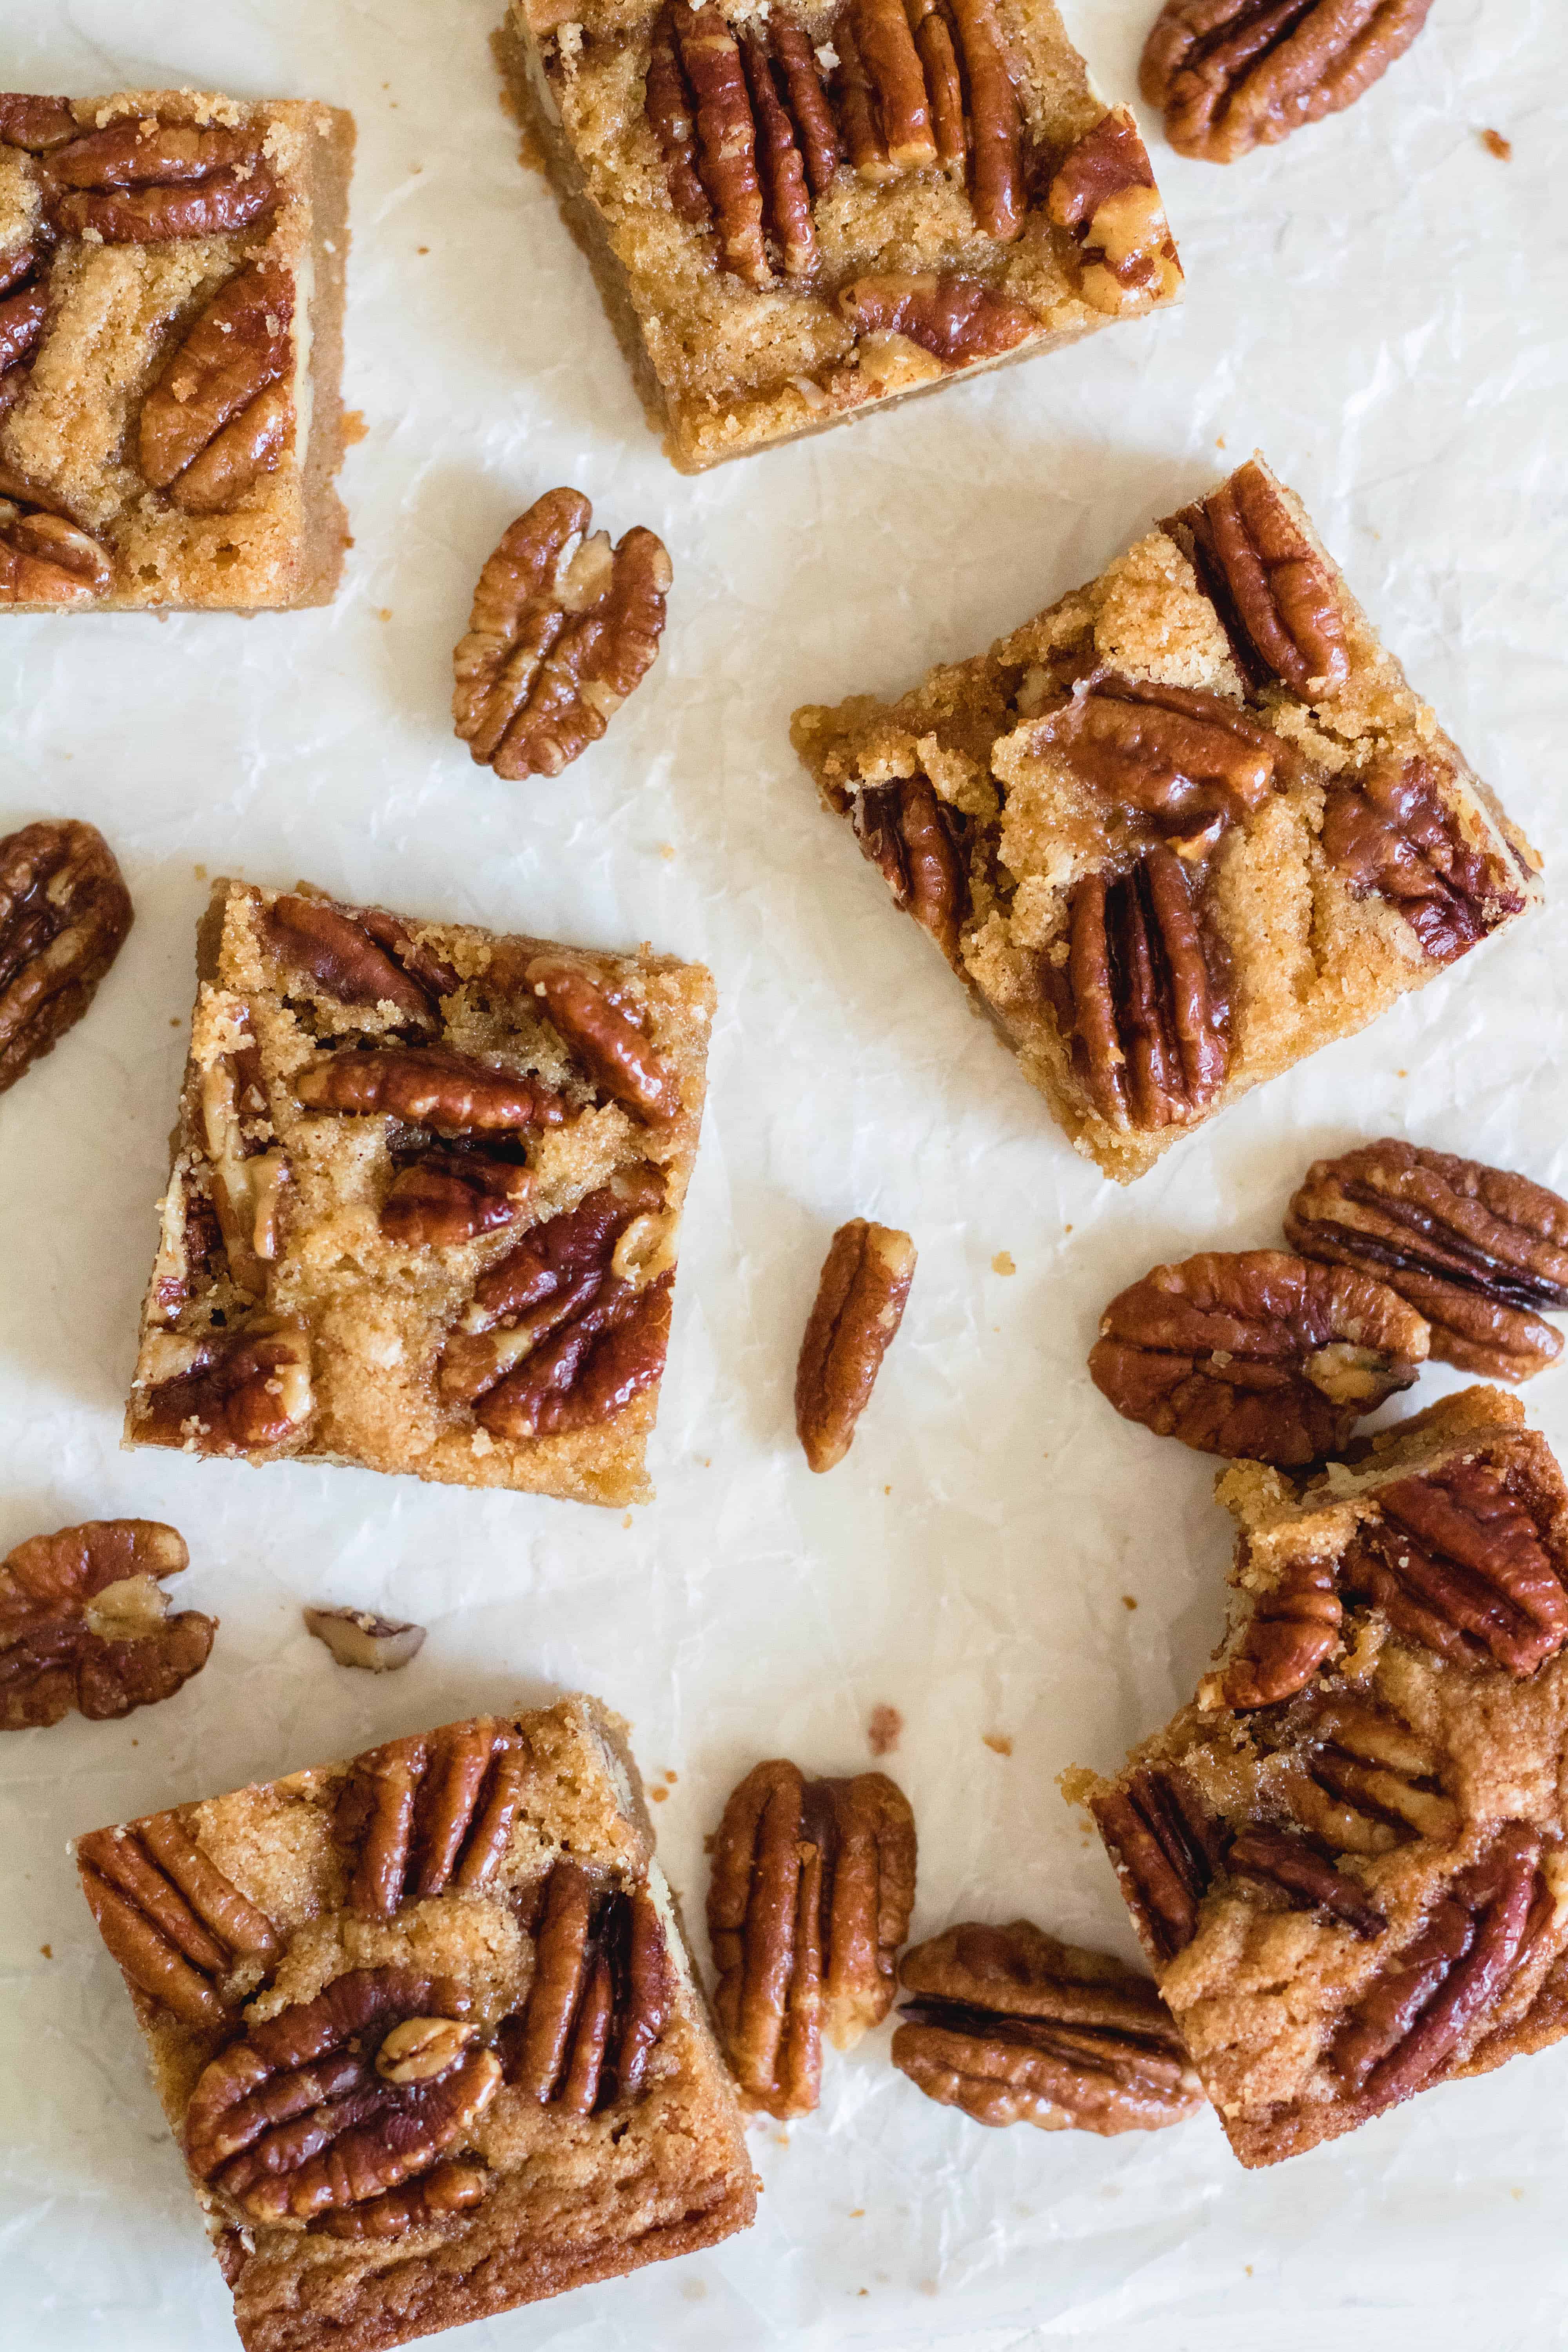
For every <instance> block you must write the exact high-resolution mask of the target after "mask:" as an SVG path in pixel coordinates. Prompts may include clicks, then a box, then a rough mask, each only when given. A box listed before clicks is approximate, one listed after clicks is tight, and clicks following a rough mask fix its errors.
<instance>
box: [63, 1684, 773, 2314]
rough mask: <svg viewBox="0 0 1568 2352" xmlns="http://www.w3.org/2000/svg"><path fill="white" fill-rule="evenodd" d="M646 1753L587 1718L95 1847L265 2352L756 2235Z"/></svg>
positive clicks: (195, 1812) (463, 1726)
mask: <svg viewBox="0 0 1568 2352" xmlns="http://www.w3.org/2000/svg"><path fill="white" fill-rule="evenodd" d="M625 1729H626V1727H625V1725H624V1724H622V1723H621V1722H620V1720H619V1718H618V1717H614V1716H611V1715H609V1714H607V1713H606V1711H605V1709H604V1708H603V1707H601V1706H599V1705H598V1704H597V1702H596V1701H595V1700H592V1699H588V1698H584V1697H581V1696H579V1697H573V1698H567V1699H563V1700H562V1701H561V1702H560V1703H559V1704H558V1705H556V1706H552V1707H548V1708H545V1709H542V1710H539V1711H537V1712H534V1713H531V1714H524V1715H519V1716H515V1717H491V1716H482V1717H478V1718H477V1719H475V1720H474V1721H471V1722H467V1723H454V1724H447V1725H446V1726H445V1727H443V1728H442V1729H440V1730H437V1731H432V1732H429V1733H427V1734H424V1735H420V1736H416V1737H414V1738H404V1739H394V1740H389V1741H388V1742H387V1743H386V1744H385V1745H384V1746H383V1747H380V1748H372V1749H370V1750H369V1751H368V1752H367V1753H366V1754H364V1755H363V1756H358V1757H355V1758H353V1759H352V1760H351V1761H349V1762H346V1763H338V1764H328V1765H323V1766H321V1767H320V1768H318V1769H314V1770H310V1771H303V1772H294V1773H290V1774H289V1776H288V1777H287V1778H286V1779H283V1780H274V1781H271V1782H270V1783H268V1784H266V1785H264V1786H260V1787H255V1788H248V1789H239V1790H235V1791H234V1792H233V1793H232V1794H231V1795H228V1796H223V1797H214V1798H210V1799H207V1800H206V1801H203V1802H198V1803H191V1804H184V1805H178V1806H175V1807H174V1808H173V1809H172V1810H170V1811H166V1812H162V1813H155V1814H153V1815H151V1816H150V1817H148V1818H147V1819H145V1820H142V1821H135V1822H126V1823H123V1824H121V1825H120V1826H118V1827H116V1828H112V1829H106V1830H96V1831H94V1832H91V1833H90V1834H89V1835H88V1836H86V1837H82V1838H79V1840H78V1841H77V1866H78V1869H79V1873H80V1875H81V1881H82V1889H83V1892H84V1894H85V1895H86V1897H87V1900H88V1903H89V1906H90V1908H91V1910H92V1914H93V1916H94V1918H95V1919H96V1920H97V1922H98V1926H99V1928H100V1933H101V1935H102V1937H103V1939H104V1942H105V1943H106V1944H107V1946H108V1947H109V1949H110V1952H111V1953H112V1955H113V1957H114V1958H115V1959H116V1960H117V1961H118V1962H119V1963H120V1966H121V1969H122V1971H123V1973H124V1976H125V1979H126V1983H127V1987H128V1989H129V1990H130V1993H131V1997H132V2002H133V2003H134V2006H135V2010H136V2015H137V2019H138V2021H139V2022H140V2024H141V2027H142V2033H143V2035H144V2036H145V2039H146V2043H147V2050H148V2055H149V2058H150V2061H151V2063H152V2068H153V2080H154V2084H155V2086H156V2089H157V2093H158V2096H159V2099H160V2101H161V2102H162V2105H163V2111H164V2113H165V2115H166V2116H168V2119H169V2127H170V2129H171V2131H172V2132H173V2133H174V2137H175V2138H176V2140H177V2142H178V2144H179V2145H180V2147H181V2148H182V2150H183V2151H184V2157H185V2161H186V2165H187V2167H188V2168H189V2171H190V2175H191V2181H192V2185H193V2187H194V2189H195V2193H196V2197H197V2200H198V2201H199V2203H200V2205H201V2208H202V2211H203V2215H204V2218H205V2221H206V2226H207V2230H208V2232H209V2234H210V2235H211V2238H212V2240H213V2243H214V2247H215V2250H216V2254H217V2257H218V2261H219V2262H220V2263H221V2264H222V2266H223V2272H224V2276H225V2278H226V2280H227V2282H228V2284H229V2286H230V2288H231V2289H232V2291H233V2294H234V2306H235V2320H236V2323H237V2326H238V2329H239V2334H240V2339H241V2341H242V2342H243V2343H244V2345H245V2347H246V2352H379V2347H383V2346H385V2345H392V2344H403V2343H406V2342H407V2341H408V2340H409V2338H410V2337H412V2336H426V2335H431V2334H434V2333H435V2332H437V2330H439V2329H441V2328H445V2327H455V2326H459V2325H461V2324H462V2323H464V2322H465V2321H468V2320H473V2319H479V2318H483V2317H485V2316H486V2315H489V2314H491V2313H494V2312H500V2311H509V2310H510V2309H512V2308H513V2307H514V2306H515V2305H518V2304H522V2303H531V2302H533V2301H535V2300H537V2299H538V2298H540V2297H542V2296H544V2295H551V2294H561V2293H562V2292H563V2290H564V2289H566V2288H568V2287H574V2286H580V2285H583V2284H587V2283H588V2282H589V2281H591V2280H595V2279H605V2278H615V2277H618V2276H620V2275H621V2274H622V2273H625V2272H627V2271H632V2270H636V2269H638V2268H640V2266H641V2265H642V2264H643V2263H651V2262H660V2261H663V2260H665V2259H666V2258H668V2256H670V2255H673V2254H683V2253H687V2252H690V2251H692V2250H693V2249H694V2248H696V2247H699V2246H708V2245H712V2244H714V2243H715V2242H717V2241H718V2240H719V2239H721V2238H725V2237H728V2236H729V2235H730V2234H731V2232H732V2231H736V2230H742V2229H744V2228H745V2227H746V2226H747V2225H748V2223H749V2222H750V2221H752V2216H753V2213H754V2210H755V2204H756V2191H755V2183H754V2181H753V2179H752V2168H751V2165H750V2163H749V2162H748V2161H747V2158H746V2151H745V2141H744V2134H743V2130H742V2123H741V2117H740V2112H739V2109H738V2107H737V2105H736V2102H735V2095H734V2092H733V2090H732V2088H731V2084H730V2079H729V2076H728V2074H726V2072H725V2069H724V2064H723V2062H722V2060H721V2057H720V2055H719V2052H718V2049H717V2047H716V2046H715V2043H714V2041H713V2037H712V2033H711V2031H710V2025H709V2022H708V2018H707V2013H706V2011H705V2009H704V2006H703V2001H702V1996H701V1994H700V1991H699V1990H698V1986H697V1982H696V1979H695V1977H694V1974H693V1970H692V1966H691V1961H690V1957H689V1953H688V1951H687V1948H686V1942H685V1937H684V1935H683V1933H682V1931H681V1927H680V1924H679V1918H678V1916H677V1914H676V1911H675V1908H674V1906H673V1902H672V1899H671V1896H670V1893H669V1889H668V1886H667V1885H666V1884H665V1881H664V1878H663V1876H662V1874H661V1873H660V1871H659V1867H658V1862H657V1861H656V1860H655V1858H654V1841H653V1832H652V1830H651V1828H650V1826H649V1823H648V1818H647V1810H646V1808H645V1805H644V1802H643V1797H642V1788H641V1783H640V1781H639V1780H638V1778H637V1768H636V1766H635V1764H634V1763H633V1762H632V1759H631V1758H630V1756H629V1754H628V1753H627V1750H626V1744H625V1738H624V1734H625Z"/></svg>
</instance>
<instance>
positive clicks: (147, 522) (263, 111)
mask: <svg viewBox="0 0 1568 2352" xmlns="http://www.w3.org/2000/svg"><path fill="white" fill-rule="evenodd" d="M72 105H73V111H74V114H75V117H76V121H77V125H78V132H79V136H82V137H87V136H90V135H93V134H95V133H100V132H103V131H110V130H112V129H113V127H114V126H115V125H116V124H120V123H126V124H132V123H149V124H157V125H163V126H173V127H174V128H175V129H177V130H179V129H184V130H190V129H194V130H196V131H231V132H234V133H236V134H237V135H238V136H240V137H242V138H243V139H245V140H246V141H247V142H249V144H250V145H251V146H253V147H254V148H255V150H256V152H257V154H258V158H259V161H258V163H257V164H256V165H254V166H251V165H248V164H247V165H242V167H241V176H242V177H243V175H244V173H245V172H247V171H254V172H258V173H259V172H265V173H269V174H270V175H271V178H272V180H273V182H274V183H275V185H276V202H275V203H274V204H272V205H270V206H269V207H268V209H267V210H265V211H264V212H262V213H261V214H260V215H259V216H258V217H257V218H255V219H253V220H250V221H247V222H246V223H244V224H242V225H241V226H237V227H235V228H232V229H229V230H226V231H222V232H218V233H213V234H205V235H178V236H164V237H162V238H159V239H157V240H155V241H153V242H140V241H132V240H123V241H116V240H114V239H112V238H111V239H110V241H108V242H106V241H105V240H104V238H103V236H101V234H100V232H99V231H98V230H97V229H96V228H94V227H92V226H91V225H90V224H89V225H88V226H85V227H83V228H82V230H81V232H80V233H79V234H73V233H71V230H70V228H69V227H66V228H64V229H63V231H62V230H60V229H59V228H58V226H55V227H54V228H53V230H52V229H51V225H52V224H57V222H58V202H57V201H56V200H55V198H54V195H53V192H52V189H51V183H50V179H49V163H48V156H47V153H44V154H41V155H34V154H32V153H30V152H27V151H26V149H24V148H22V147H20V146H17V145H8V144H5V143H0V274H4V273H5V270H6V269H7V267H8V266H9V265H14V264H15V263H16V259H17V257H19V256H20V255H21V254H22V253H23V252H24V250H25V249H26V248H27V247H29V246H31V247H33V248H34V249H35V250H36V251H37V255H38V261H37V266H36V268H34V270H33V271H32V273H31V274H30V276H29V278H27V279H26V283H27V284H32V285H37V286H42V287H43V288H44V289H46V291H47V313H46V316H45V318H44V321H43V329H42V333H41V336H40V338H39V340H38V341H37V345H36V346H35V347H34V348H33V349H32V350H31V351H30V352H28V353H27V355H26V357H25V358H24V359H23V360H22V361H21V362H20V363H19V364H18V365H17V367H16V368H15V369H14V370H7V371H6V373H5V374H3V375H0V490H3V493H4V498H5V506H4V507H3V508H0V540H5V539H8V538H9V537H10V536H11V527H12V526H13V525H14V524H15V522H16V519H17V518H18V517H20V518H21V519H22V520H23V521H24V522H25V521H26V518H27V517H29V516H31V515H34V514H37V513H43V514H50V515H58V516H62V517H65V518H67V519H68V520H69V521H70V522H71V523H72V524H73V525H74V526H75V527H76V528H77V530H79V531H81V532H84V533H86V534H87V535H88V537H89V540H90V541H92V542H94V543H95V544H96V545H97V547H98V548H99V549H100V550H101V551H102V555H103V558H104V559H105V562H106V565H107V573H108V584H107V586H105V587H104V588H103V589H102V591H101V593H94V594H91V595H87V596H81V597H69V596H67V597H64V598H62V597H61V596H60V595H59V594H58V593H54V592H53V590H51V589H49V588H46V592H45V593H43V594H41V595H38V594H34V593H28V583H26V581H24V582H23V583H21V587H20V590H19V592H18V593H16V596H15V597H14V598H13V599H11V600H9V603H8V608H9V609H12V610H24V611H28V610H37V611H59V610H62V609H68V610H72V611H119V610H124V609H127V608H131V609H135V608H147V607H156V608H159V609H165V610H167V609H175V610H178V609H184V608H200V609H208V608H221V609H234V610H239V611H253V610H258V609H265V608H272V609H292V608H295V607H298V606H302V605H307V604H326V603H329V602H330V601H331V597H332V595H333V593H335V590H336V587H337V583H338V577H339V573H340V572H341V570H342V557H343V550H344V548H345V546H346V544H347V530H346V518H345V516H344V513H343V509H342V503H341V501H340V500H339V499H338V497H337V494H336V491H335V490H334V488H333V487H332V483H333V478H334V476H335V474H336V472H337V470H338V467H339V466H340V464H341V462H342V453H343V441H342V404H341V397H340V380H341V375H342V312H343V280H344V268H345V264H346V260H347V253H348V236H349V231H348V189H349V176H350V171H351V167H352V163H353V142H354V125H353V116H352V115H349V114H347V113H344V112H343V111H342V110H340V109H337V108H333V107H328V106H322V105H319V104H315V103H313V102H310V101H305V100H276V101H268V102H265V103H261V104H247V103H243V102H241V101H238V100H231V99H226V98H221V97H217V96H214V95H212V94H210V93H204V92H201V91H196V90H190V89H181V90H129V91H121V92H119V93H118V94H116V95H115V96H113V97H110V98H105V99H89V100H77V101H73V102H72ZM40 231H41V232H42V236H40ZM249 269H258V270H260V271H263V272H265V273H267V275H268V282H269V283H270V284H272V285H276V286H278V287H279V288H282V289H285V290H286V293H287V295H288V298H289V299H290V300H291V302H292V318H291V320H289V321H288V322H286V323H285V325H284V327H283V329H282V331H283V332H284V333H285V334H286V335H287V336H288V338H289V367H288V369H287V370H286V372H285V376H284V379H283V381H282V383H280V385H279V387H277V389H276V392H275V398H276V400H277V402H278V404H279V409H280V411H281V412H282V421H281V424H280V426H279V435H278V436H277V438H278V446H276V448H275V449H273V450H272V451H271V453H270V456H271V463H270V467H269V469H264V470H261V471H259V472H258V473H257V474H256V475H255V476H254V478H251V479H249V480H248V481H245V480H243V479H239V480H238V481H237V484H236V486H235V487H234V488H233V489H232V491H231V492H230V493H229V494H228V495H226V496H225V495H222V494H221V493H216V494H215V495H216V496H217V497H218V498H219V503H218V504H216V506H214V507H211V508H208V509H204V510H188V509H186V508H185V507H184V506H182V505H181V503H180V502H179V492H178V489H177V488H176V489H175V491H174V494H173V495H172V494H171V492H170V490H169V489H167V488H160V487H154V485H153V483H152V482H151V481H150V480H149V479H148V478H147V477H146V476H145V475H144V474H143V472H142V470H141V464H142V460H141V453H140V446H139V427H140V423H141V418H142V412H143V409H144V407H145V405H146V404H147V400H148V396H149V394H152V393H153V391H154V389H155V387H156V386H157V385H158V384H159V383H160V381H161V380H162V379H163V377H164V375H165V373H166V372H167V371H168V370H169V369H170V367H171V364H172V363H173V362H175V360H176V357H177V354H178V353H179V352H180V350H181V347H182V346H183V344H184V341H185V338H186V337H187V335H188V334H189V332H190V331H191V329H192V328H193V326H194V325H195V323H196V321H197V320H199V318H200V317H201V314H202V313H203V312H204V310H205V309H206V307H207V306H208V304H209V303H211V301H212V300H213V299H214V297H215V296H216V294H217V293H218V292H219V290H220V289H222V288H223V287H225V286H226V285H227V284H228V283H229V282H230V281H232V280H235V279H236V278H238V277H239V275H240V273H241V272H243V271H246V270H249ZM7 394H15V395H16V396H15V397H7ZM231 422H233V423H235V424H236V425H237V424H238V422H239V420H238V419H234V420H231Z"/></svg>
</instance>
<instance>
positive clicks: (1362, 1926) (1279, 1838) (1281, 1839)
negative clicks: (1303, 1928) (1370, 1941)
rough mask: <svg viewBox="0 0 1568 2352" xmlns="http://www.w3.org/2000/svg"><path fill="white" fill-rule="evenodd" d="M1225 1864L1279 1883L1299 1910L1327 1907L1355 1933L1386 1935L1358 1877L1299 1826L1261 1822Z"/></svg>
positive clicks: (1384, 1924) (1245, 1834)
mask: <svg viewBox="0 0 1568 2352" xmlns="http://www.w3.org/2000/svg"><path fill="white" fill-rule="evenodd" d="M1226 1869H1227V1870H1229V1871H1230V1872H1231V1873H1232V1874H1234V1875H1235V1876H1237V1877H1241V1878H1257V1879H1261V1880H1262V1881H1263V1882H1264V1883H1265V1884H1266V1885H1269V1886H1277V1887H1278V1888H1279V1891H1280V1893H1281V1894H1282V1895H1285V1897H1286V1898H1287V1900H1288V1901H1289V1903H1290V1904H1291V1905H1292V1906H1293V1907H1294V1908H1295V1909H1297V1910H1299V1911H1326V1912H1327V1913H1328V1914H1329V1916H1330V1917H1331V1918H1332V1919H1338V1920H1341V1921H1342V1923H1343V1925H1344V1926H1345V1927H1348V1928H1349V1929H1350V1930H1351V1932H1352V1935H1355V1936H1360V1937H1363V1938H1370V1937H1373V1936H1381V1935H1382V1934H1383V1933H1384V1929H1385V1928H1386V1927H1387V1926H1388V1922H1387V1920H1386V1919H1385V1918H1384V1916H1383V1914H1382V1912H1381V1911H1380V1910H1378V1908H1377V1907H1376V1906H1375V1904H1372V1903H1369V1902H1368V1901H1367V1899H1366V1896H1365V1895H1364V1893H1363V1890H1362V1888H1361V1886H1360V1885H1358V1883H1357V1881H1356V1880H1355V1879H1353V1878H1351V1877H1348V1876H1347V1875H1346V1874H1345V1873H1344V1872H1343V1871H1342V1870H1337V1869H1336V1868H1335V1867H1334V1864H1332V1863H1331V1862H1327V1861H1325V1860H1324V1858H1323V1856H1322V1855H1321V1853H1317V1852H1316V1850H1315V1849H1314V1848H1313V1847H1312V1846H1311V1845H1310V1844H1309V1843H1308V1842H1307V1840H1306V1839H1305V1838H1304V1837H1302V1836H1300V1835H1299V1834H1298V1832H1295V1831H1294V1830H1281V1829H1274V1828H1272V1827H1270V1826H1269V1825H1268V1823H1267V1822H1256V1823H1255V1824H1254V1825H1253V1827H1252V1828H1251V1829H1248V1830H1244V1831H1243V1832H1242V1833H1241V1835H1240V1836H1239V1837H1238V1838H1237V1839H1236V1841H1235V1842H1234V1843H1233V1844H1232V1846H1231V1849H1230V1852H1229V1853H1228V1854H1227V1855H1226Z"/></svg>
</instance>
